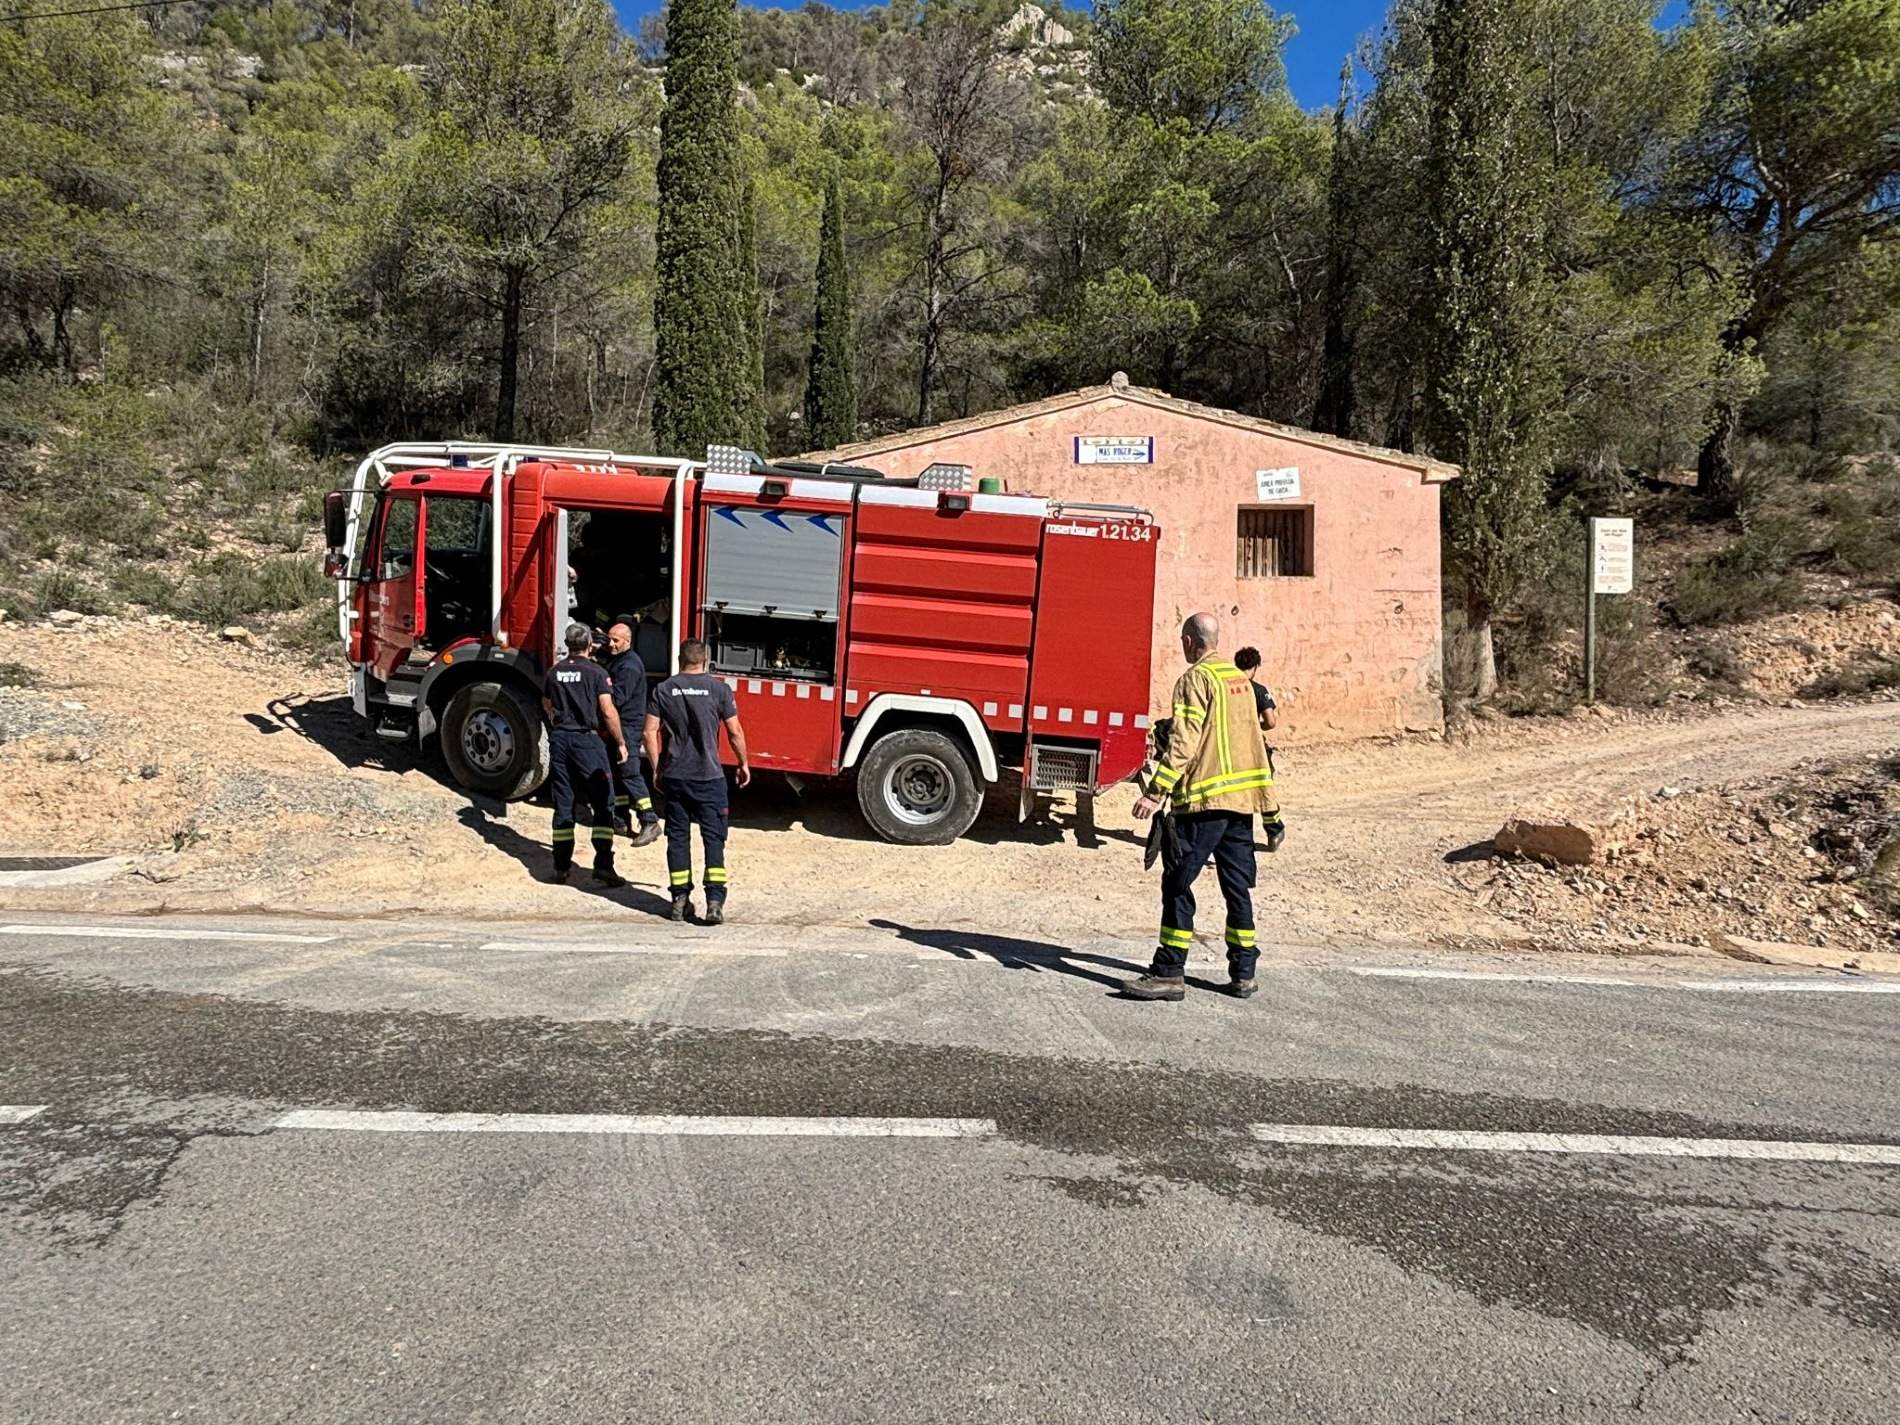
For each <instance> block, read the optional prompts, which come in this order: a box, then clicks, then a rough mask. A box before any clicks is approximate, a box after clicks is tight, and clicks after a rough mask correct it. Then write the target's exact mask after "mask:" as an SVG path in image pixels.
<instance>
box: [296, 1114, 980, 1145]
mask: <svg viewBox="0 0 1900 1425" xmlns="http://www.w3.org/2000/svg"><path fill="white" fill-rule="evenodd" d="M273 1126H275V1127H277V1128H301V1129H332V1130H348V1131H352V1132H358V1133H636V1134H673V1135H684V1136H690V1137H736V1138H987V1137H989V1136H990V1135H991V1134H993V1133H995V1132H996V1120H995V1119H992V1118H743V1117H742V1118H716V1117H699V1116H695V1115H691V1114H677V1113H405V1112H388V1113H375V1112H358V1111H355V1110H340V1109H326V1108H305V1109H298V1110H296V1111H294V1112H291V1113H286V1114H285V1115H284V1116H283V1117H282V1118H280V1119H278V1120H277V1122H276V1124H275V1125H273Z"/></svg>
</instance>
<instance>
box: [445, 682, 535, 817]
mask: <svg viewBox="0 0 1900 1425" xmlns="http://www.w3.org/2000/svg"><path fill="white" fill-rule="evenodd" d="M439 735H440V737H441V739H442V758H443V760H444V761H446V762H447V763H448V764H449V771H450V773H451V774H452V775H453V776H454V777H455V780H456V781H457V782H459V783H461V784H462V785H463V786H464V787H467V788H468V789H469V790H470V791H471V792H481V793H483V794H485V795H487V796H491V797H500V798H501V799H502V800H503V801H516V800H518V799H520V798H522V797H525V796H527V795H529V794H530V793H531V792H533V791H534V789H535V788H536V787H538V786H540V785H541V784H542V783H543V782H544V781H546V780H547V776H548V763H549V750H548V729H547V724H546V723H545V722H544V721H542V718H541V710H540V709H539V708H537V707H535V706H534V705H533V703H531V702H530V701H529V700H528V697H527V695H526V694H525V693H523V692H522V691H521V690H520V689H518V688H515V687H511V686H510V685H509V684H507V683H470V684H469V685H468V686H467V687H466V688H463V689H461V690H459V691H458V692H456V693H455V694H454V696H452V697H451V698H450V699H449V705H448V707H447V708H445V709H444V710H443V713H442V721H441V732H440V734H439Z"/></svg>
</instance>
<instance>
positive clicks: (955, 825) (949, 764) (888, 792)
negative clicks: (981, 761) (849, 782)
mask: <svg viewBox="0 0 1900 1425" xmlns="http://www.w3.org/2000/svg"><path fill="white" fill-rule="evenodd" d="M982 805H983V794H982V791H981V789H980V788H979V787H978V786H977V781H976V773H975V772H973V771H971V770H970V759H969V758H968V757H967V756H966V755H965V754H964V751H963V748H962V747H961V746H960V745H959V744H958V743H957V741H956V739H954V738H952V737H950V736H949V735H948V734H947V733H942V732H938V731H936V730H935V729H934V728H927V727H907V728H901V729H899V730H898V731H896V732H892V733H889V734H887V735H886V736H884V737H880V738H879V739H878V740H877V741H876V742H874V743H872V744H871V750H870V751H869V752H867V753H865V755H864V761H863V762H861V763H860V764H859V766H858V807H859V809H860V810H861V811H863V813H864V819H865V820H866V821H868V822H870V823H871V829H872V830H873V831H875V832H877V834H878V835H879V836H881V837H883V838H884V839H885V840H886V841H895V842H897V843H898V844H899V845H901V846H946V845H948V844H949V843H950V842H952V841H955V840H956V839H957V838H958V837H959V836H961V835H963V833H964V832H966V831H968V830H969V829H970V823H971V822H973V821H975V820H976V814H977V812H978V811H979V810H981V809H982Z"/></svg>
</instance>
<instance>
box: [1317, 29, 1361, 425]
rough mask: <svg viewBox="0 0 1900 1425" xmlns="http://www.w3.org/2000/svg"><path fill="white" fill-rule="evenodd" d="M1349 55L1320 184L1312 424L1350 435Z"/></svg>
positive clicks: (1341, 72)
mask: <svg viewBox="0 0 1900 1425" xmlns="http://www.w3.org/2000/svg"><path fill="white" fill-rule="evenodd" d="M1351 108H1352V58H1351V56H1348V57H1347V59H1346V61H1345V63H1343V64H1342V65H1340V66H1339V107H1338V109H1336V110H1335V111H1334V112H1333V166H1332V172H1331V175H1330V176H1329V178H1328V180H1327V185H1326V344H1325V347H1324V349H1323V351H1322V353H1321V356H1320V372H1319V401H1318V403H1317V405H1316V406H1315V407H1314V410H1313V428H1314V429H1315V430H1322V431H1330V432H1331V433H1332V434H1334V435H1348V436H1349V435H1351V434H1352V345H1353V331H1352V327H1351V325H1350V323H1349V322H1348V319H1347V310H1346V309H1347V308H1348V307H1349V306H1350V305H1351V304H1352V291H1353V279H1354V273H1353V261H1352V259H1353V243H1354V236H1353V213H1352V187H1351V185H1352V141H1353V133H1352V129H1351V128H1350V127H1349V126H1348V124H1347V121H1346V115H1347V111H1348V110H1350V109H1351Z"/></svg>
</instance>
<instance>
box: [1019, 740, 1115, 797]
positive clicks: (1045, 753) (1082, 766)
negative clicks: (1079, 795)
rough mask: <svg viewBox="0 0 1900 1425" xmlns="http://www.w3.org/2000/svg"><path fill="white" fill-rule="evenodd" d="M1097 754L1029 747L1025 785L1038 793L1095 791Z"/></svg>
mask: <svg viewBox="0 0 1900 1425" xmlns="http://www.w3.org/2000/svg"><path fill="white" fill-rule="evenodd" d="M1097 755H1098V754H1097V753H1096V752H1095V751H1093V750H1092V749H1088V748H1082V747H1043V746H1039V745H1037V744H1035V743H1031V744H1030V747H1029V785H1030V786H1032V787H1034V788H1035V789H1036V790H1037V791H1039V792H1092V791H1094V790H1095V764H1096V757H1097Z"/></svg>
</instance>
